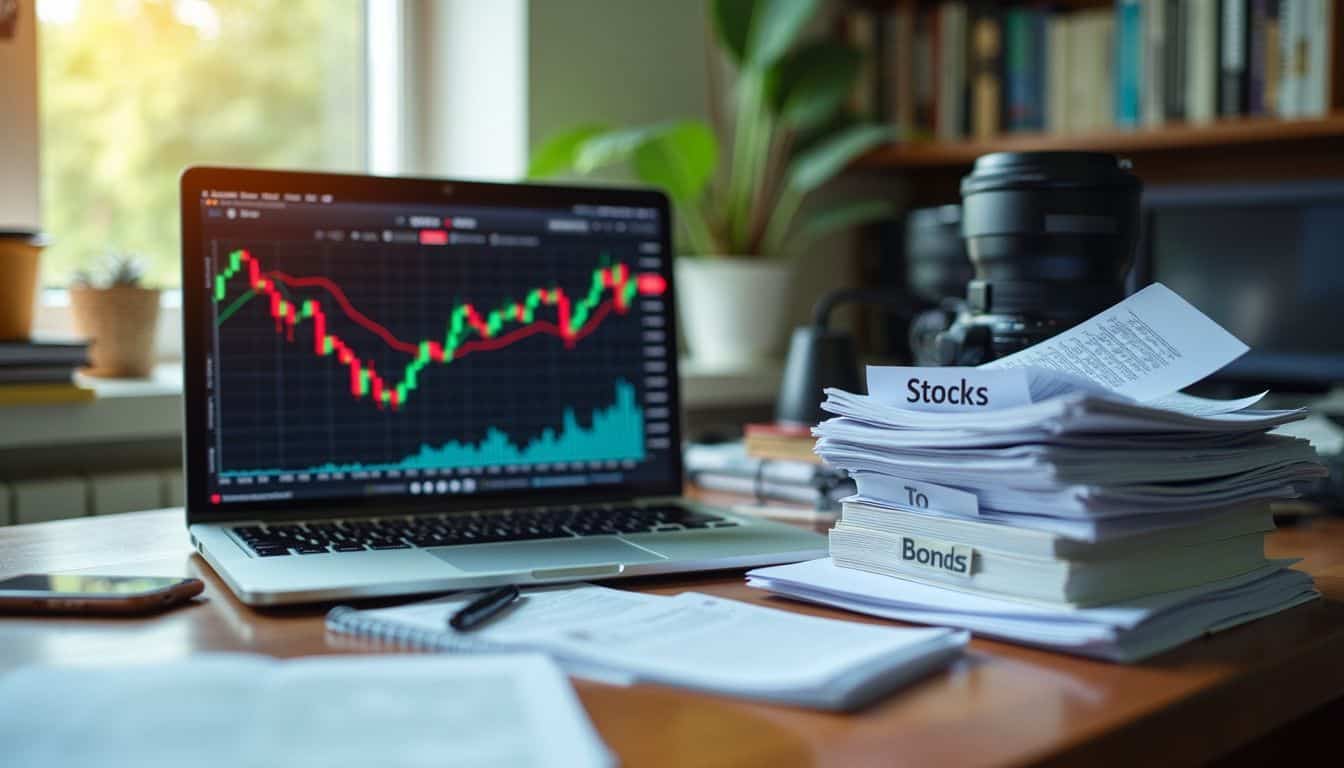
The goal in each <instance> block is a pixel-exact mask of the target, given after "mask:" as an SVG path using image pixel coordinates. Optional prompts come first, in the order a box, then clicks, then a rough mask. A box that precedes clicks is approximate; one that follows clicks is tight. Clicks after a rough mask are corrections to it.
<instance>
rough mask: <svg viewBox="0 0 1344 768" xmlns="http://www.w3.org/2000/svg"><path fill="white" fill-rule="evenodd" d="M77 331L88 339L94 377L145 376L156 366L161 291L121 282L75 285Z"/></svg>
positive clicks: (73, 304)
mask: <svg viewBox="0 0 1344 768" xmlns="http://www.w3.org/2000/svg"><path fill="white" fill-rule="evenodd" d="M70 309H71V314H72V315H73V316H74V321H75V332H76V333H78V334H79V335H81V336H83V337H85V338H87V339H88V340H89V341H90V342H91V344H90V346H89V360H90V362H91V363H92V365H91V366H90V367H89V368H88V369H86V370H85V371H84V372H85V373H87V374H89V375H91V376H107V377H114V378H142V377H145V376H148V375H149V374H150V372H151V371H152V370H153V369H154V331H155V328H156V327H157V325H158V322H159V292H158V291H157V290H153V289H149V288H137V287H135V286H129V285H118V286H113V287H111V288H71V289H70Z"/></svg>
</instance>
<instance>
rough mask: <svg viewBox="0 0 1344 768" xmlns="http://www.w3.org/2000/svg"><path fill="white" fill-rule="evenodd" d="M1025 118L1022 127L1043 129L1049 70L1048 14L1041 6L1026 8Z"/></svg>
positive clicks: (1036, 129) (1034, 129)
mask: <svg viewBox="0 0 1344 768" xmlns="http://www.w3.org/2000/svg"><path fill="white" fill-rule="evenodd" d="M1027 19H1028V21H1027V25H1028V29H1027V31H1028V46H1027V78H1026V84H1027V96H1026V103H1027V119H1026V121H1025V123H1024V125H1023V128H1025V129H1026V130H1029V131H1043V130H1045V94H1046V73H1047V72H1048V71H1049V63H1050V58H1049V57H1050V42H1049V40H1048V39H1047V38H1046V22H1047V21H1048V20H1049V14H1048V13H1046V11H1045V10H1044V9H1042V8H1031V9H1028V10H1027Z"/></svg>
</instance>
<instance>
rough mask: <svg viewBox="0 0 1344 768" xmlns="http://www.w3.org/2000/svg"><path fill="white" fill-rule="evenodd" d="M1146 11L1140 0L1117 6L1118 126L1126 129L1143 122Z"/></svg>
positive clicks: (1116, 119)
mask: <svg viewBox="0 0 1344 768" xmlns="http://www.w3.org/2000/svg"><path fill="white" fill-rule="evenodd" d="M1143 11H1144V8H1143V6H1142V4H1141V2H1140V0H1120V2H1118V3H1116V6H1115V32H1116V38H1115V67H1114V70H1115V124H1116V125H1119V126H1121V127H1126V128H1134V127H1137V126H1138V125H1139V124H1140V123H1141V122H1142V120H1143V84H1144V66H1143V62H1144V56H1143V54H1144V44H1145V39H1144V22H1143Z"/></svg>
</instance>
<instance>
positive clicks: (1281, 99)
mask: <svg viewBox="0 0 1344 768" xmlns="http://www.w3.org/2000/svg"><path fill="white" fill-rule="evenodd" d="M1308 34H1309V31H1308V29H1307V5H1306V0H1282V2H1281V3H1280V4H1279V87H1278V99H1277V104H1278V114H1279V116H1280V117H1289V118H1292V117H1301V116H1302V115H1304V114H1305V113H1306V87H1307V83H1306V80H1307V58H1308V57H1307V51H1308V48H1309V44H1308V39H1307V38H1308Z"/></svg>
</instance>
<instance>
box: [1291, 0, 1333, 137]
mask: <svg viewBox="0 0 1344 768" xmlns="http://www.w3.org/2000/svg"><path fill="white" fill-rule="evenodd" d="M1334 6H1335V3H1334V0H1306V10H1305V16H1306V34H1305V40H1306V54H1305V59H1306V67H1305V73H1304V75H1303V79H1302V86H1301V87H1302V95H1301V100H1302V101H1301V109H1300V111H1299V114H1301V115H1302V116H1303V117H1324V116H1325V115H1326V114H1327V113H1328V112H1329V111H1330V95H1331V81H1330V77H1331V73H1330V65H1331V62H1332V60H1333V59H1334V57H1335V56H1336V55H1338V54H1337V53H1336V54H1333V55H1332V45H1333V44H1335V43H1336V42H1337V41H1334V40H1332V39H1331V38H1332V32H1333V30H1334V23H1335V22H1334Z"/></svg>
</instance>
